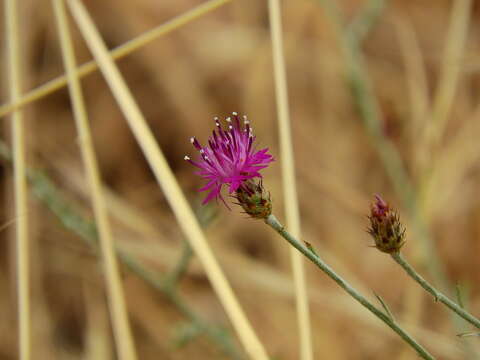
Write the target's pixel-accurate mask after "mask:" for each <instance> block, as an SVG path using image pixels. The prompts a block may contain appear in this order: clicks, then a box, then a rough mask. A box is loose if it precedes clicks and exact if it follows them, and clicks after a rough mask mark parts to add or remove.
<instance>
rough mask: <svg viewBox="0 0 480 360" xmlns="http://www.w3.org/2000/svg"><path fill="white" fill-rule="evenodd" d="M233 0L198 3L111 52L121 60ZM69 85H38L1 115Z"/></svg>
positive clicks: (82, 71) (62, 81) (83, 70)
mask: <svg viewBox="0 0 480 360" xmlns="http://www.w3.org/2000/svg"><path fill="white" fill-rule="evenodd" d="M230 1H232V0H210V1H207V2H205V3H204V4H201V5H198V6H196V7H194V8H193V9H191V10H189V11H186V12H185V13H183V14H181V15H179V16H176V17H174V18H173V19H171V20H169V21H167V22H166V23H163V24H162V25H159V26H157V27H155V28H153V29H152V30H149V31H147V32H144V33H143V34H141V35H139V36H137V37H136V38H134V39H132V40H130V41H127V42H126V43H125V44H122V45H120V46H118V47H116V48H115V49H113V50H112V51H111V52H110V54H111V56H112V58H113V59H115V60H119V59H121V58H123V57H125V56H127V55H129V54H131V53H133V52H135V51H136V50H138V49H141V48H142V47H144V46H145V45H148V44H150V43H151V42H152V41H154V40H156V39H158V38H159V37H161V36H163V35H166V34H168V33H170V32H171V31H174V30H176V29H178V28H180V27H182V26H183V25H186V24H189V23H190V22H192V21H193V20H195V19H198V18H199V17H201V16H203V15H205V14H208V13H209V12H210V11H213V10H215V9H217V8H219V7H220V6H222V5H225V4H226V3H228V2H230ZM97 69H98V65H97V63H96V62H95V60H92V61H89V62H86V63H85V64H83V65H80V66H79V67H78V68H76V73H77V76H79V77H83V76H86V75H88V74H91V73H92V72H94V71H96V70H97ZM66 85H67V77H66V75H61V76H59V77H56V78H55V79H52V80H50V81H48V82H46V83H45V84H43V85H40V86H38V87H37V88H35V89H33V90H31V91H29V92H28V93H26V94H24V96H23V97H22V98H19V99H17V100H15V101H13V100H11V101H10V103H8V104H5V105H2V106H0V117H2V116H5V115H7V114H10V113H11V112H12V111H14V110H16V109H19V108H21V107H23V106H25V105H27V104H30V103H32V102H34V101H37V100H40V99H42V98H44V97H45V96H47V95H49V94H51V93H53V92H55V91H57V90H59V89H62V88H63V87H65V86H66Z"/></svg>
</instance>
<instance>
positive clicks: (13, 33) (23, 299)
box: [5, 0, 31, 360]
mask: <svg viewBox="0 0 480 360" xmlns="http://www.w3.org/2000/svg"><path fill="white" fill-rule="evenodd" d="M17 5H18V3H17V1H15V0H7V1H5V23H6V34H7V55H8V58H7V60H8V79H9V81H8V86H9V93H10V101H12V102H15V101H18V99H20V97H21V89H20V88H21V77H20V59H21V56H20V49H19V48H20V39H19V34H18V19H19V16H18V10H17ZM24 133H25V127H24V118H23V114H22V113H21V112H20V111H15V112H14V113H13V114H12V139H13V178H14V188H15V189H14V193H15V217H16V218H17V225H16V258H17V259H16V260H17V261H16V262H17V263H16V266H17V302H18V307H17V309H18V322H19V325H18V339H19V355H20V356H19V358H20V359H21V360H29V359H30V358H31V326H30V323H31V312H30V275H29V271H30V266H29V257H30V246H29V243H28V203H27V201H28V195H27V177H26V169H25V134H24Z"/></svg>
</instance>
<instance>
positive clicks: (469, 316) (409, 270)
mask: <svg viewBox="0 0 480 360" xmlns="http://www.w3.org/2000/svg"><path fill="white" fill-rule="evenodd" d="M391 256H392V258H393V260H395V261H396V262H397V263H398V264H399V265H400V266H401V267H402V268H403V269H404V270H405V271H406V272H407V274H408V275H410V277H412V278H413V279H414V280H415V281H416V282H417V283H418V284H420V286H421V287H422V288H424V289H425V290H426V291H427V292H429V293H430V294H431V295H432V296H433V297H434V298H435V301H440V302H441V303H442V304H444V305H445V306H447V307H448V308H449V309H450V310H452V311H454V312H455V313H457V314H458V315H459V316H460V317H462V318H464V319H465V320H466V321H468V322H469V323H470V324H472V325H473V326H475V327H476V328H478V329H480V320H479V319H477V318H476V317H475V316H473V315H472V314H470V313H469V312H467V311H465V310H464V309H463V308H462V307H461V306H460V305H458V304H457V303H455V302H454V301H452V300H450V299H449V298H448V297H447V296H445V295H444V294H442V293H441V292H440V291H438V290H437V289H435V288H434V287H433V286H432V285H430V284H429V282H428V281H427V280H425V279H424V278H423V277H422V276H421V275H419V274H418V273H417V272H416V271H415V269H414V268H413V267H412V266H411V265H410V264H409V263H408V262H407V260H405V258H404V257H403V256H402V254H400V253H393V254H391Z"/></svg>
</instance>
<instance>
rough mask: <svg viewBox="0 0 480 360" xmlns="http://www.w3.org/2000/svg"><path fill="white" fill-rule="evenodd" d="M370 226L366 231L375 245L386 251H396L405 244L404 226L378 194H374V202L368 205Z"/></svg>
mask: <svg viewBox="0 0 480 360" xmlns="http://www.w3.org/2000/svg"><path fill="white" fill-rule="evenodd" d="M368 218H369V219H370V228H369V229H368V233H369V234H370V235H371V236H372V237H373V240H374V241H375V247H376V248H377V249H378V250H380V251H382V252H386V253H389V254H391V253H397V252H399V251H400V249H401V248H402V246H403V245H404V244H405V228H404V227H403V225H402V223H401V222H400V218H399V217H398V214H397V213H396V212H395V211H393V210H392V209H390V206H389V205H388V204H387V202H385V200H383V199H382V198H381V197H380V195H375V202H374V203H373V204H372V205H371V206H370V216H369V217H368Z"/></svg>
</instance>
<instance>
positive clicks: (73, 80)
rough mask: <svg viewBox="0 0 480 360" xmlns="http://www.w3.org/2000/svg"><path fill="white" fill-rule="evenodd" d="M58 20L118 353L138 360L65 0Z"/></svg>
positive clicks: (57, 1) (57, 6)
mask: <svg viewBox="0 0 480 360" xmlns="http://www.w3.org/2000/svg"><path fill="white" fill-rule="evenodd" d="M52 3H53V8H54V10H55V18H56V20H57V25H58V32H59V34H60V42H61V48H62V55H63V60H64V63H65V68H66V72H67V79H68V86H69V91H70V97H71V101H72V106H73V112H74V117H75V122H76V126H77V132H78V138H79V144H80V148H81V152H82V158H83V162H84V166H85V170H86V174H87V179H88V183H89V185H90V189H91V200H92V205H93V209H94V213H95V220H96V223H97V228H98V232H99V240H100V247H101V249H102V258H103V262H104V267H105V275H106V283H107V290H108V300H109V306H110V317H111V322H112V327H113V331H114V334H115V344H116V348H117V353H118V356H119V358H120V359H122V360H135V359H136V358H137V356H136V351H135V346H134V343H133V339H132V334H131V330H130V324H129V322H128V313H127V308H126V304H125V296H124V293H123V288H122V283H121V278H120V273H119V269H118V263H117V259H116V256H115V246H114V240H113V234H112V230H111V226H110V222H109V220H108V214H107V209H106V205H105V200H104V197H103V194H102V184H101V180H100V174H99V170H98V165H97V160H96V158H95V151H94V148H93V142H92V137H91V132H90V127H89V124H88V118H87V112H86V108H85V102H84V99H83V95H82V90H81V87H80V82H79V79H78V76H77V75H76V72H75V68H76V64H75V55H74V50H73V44H72V40H71V35H70V31H69V28H68V20H67V14H66V11H65V5H64V3H63V0H52Z"/></svg>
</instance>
